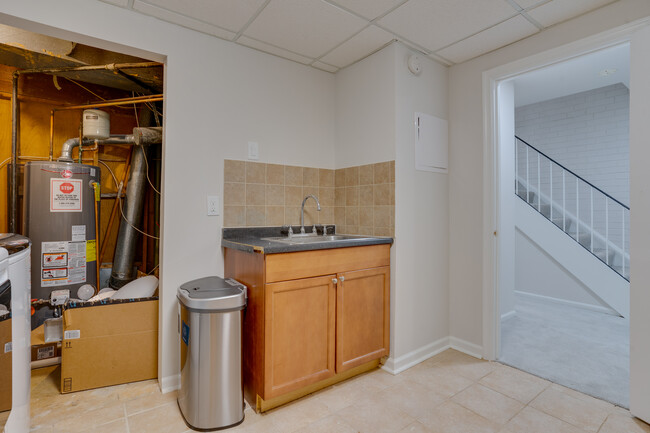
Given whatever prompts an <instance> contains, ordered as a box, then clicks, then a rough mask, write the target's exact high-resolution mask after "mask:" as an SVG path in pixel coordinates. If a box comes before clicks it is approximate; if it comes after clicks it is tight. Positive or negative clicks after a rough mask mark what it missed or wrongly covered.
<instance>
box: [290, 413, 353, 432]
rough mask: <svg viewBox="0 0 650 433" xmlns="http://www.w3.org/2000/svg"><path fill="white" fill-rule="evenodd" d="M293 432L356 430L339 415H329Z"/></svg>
mask: <svg viewBox="0 0 650 433" xmlns="http://www.w3.org/2000/svg"><path fill="white" fill-rule="evenodd" d="M295 433H357V431H356V430H355V429H354V428H352V427H351V426H350V425H349V424H348V423H346V422H345V421H343V419H341V418H340V417H338V416H336V415H330V416H327V417H325V418H322V419H319V420H318V421H314V422H313V423H311V424H309V425H308V426H306V427H303V428H301V429H299V430H296V432H295Z"/></svg>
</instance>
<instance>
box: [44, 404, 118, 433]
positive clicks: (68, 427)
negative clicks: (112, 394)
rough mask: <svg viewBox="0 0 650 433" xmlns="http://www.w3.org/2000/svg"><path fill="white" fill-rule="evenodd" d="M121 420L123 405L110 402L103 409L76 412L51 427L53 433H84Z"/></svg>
mask: <svg viewBox="0 0 650 433" xmlns="http://www.w3.org/2000/svg"><path fill="white" fill-rule="evenodd" d="M121 418H124V405H123V404H122V402H120V401H117V400H111V401H109V402H108V404H107V405H106V406H105V407H102V408H98V409H94V410H90V411H87V412H86V411H80V412H77V413H75V414H74V415H70V416H69V417H67V418H64V419H62V420H60V421H58V422H56V423H53V427H54V431H55V432H65V433H86V432H89V431H91V430H92V431H94V430H95V427H96V426H98V425H102V424H106V423H109V422H112V421H115V420H118V419H121Z"/></svg>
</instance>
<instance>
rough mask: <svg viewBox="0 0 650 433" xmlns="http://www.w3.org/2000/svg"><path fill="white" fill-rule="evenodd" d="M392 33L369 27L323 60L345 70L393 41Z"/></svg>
mask: <svg viewBox="0 0 650 433" xmlns="http://www.w3.org/2000/svg"><path fill="white" fill-rule="evenodd" d="M393 38H394V36H393V34H392V33H388V32H386V31H384V30H382V29H380V28H379V27H375V26H369V27H367V28H365V29H363V30H362V31H361V33H359V34H358V35H355V36H353V37H352V38H351V39H349V40H347V41H345V42H344V43H343V44H342V45H341V46H339V47H337V48H335V49H334V51H332V52H330V53H329V54H327V55H326V56H324V57H322V58H321V60H322V61H323V62H325V63H329V64H331V65H336V66H338V67H339V68H344V67H346V66H348V65H350V64H352V63H354V62H356V61H357V60H359V59H362V58H364V57H366V56H368V55H370V54H372V53H374V52H375V51H377V50H378V49H380V48H382V47H383V46H384V45H386V44H387V43H389V42H390V41H391V40H393Z"/></svg>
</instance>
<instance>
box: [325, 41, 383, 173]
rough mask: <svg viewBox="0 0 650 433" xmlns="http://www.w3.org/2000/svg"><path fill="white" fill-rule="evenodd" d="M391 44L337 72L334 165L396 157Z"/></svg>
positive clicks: (378, 160) (354, 164) (356, 163)
mask: <svg viewBox="0 0 650 433" xmlns="http://www.w3.org/2000/svg"><path fill="white" fill-rule="evenodd" d="M394 59H395V48H394V44H393V45H389V46H388V47H386V48H384V49H383V50H381V51H379V52H377V53H375V54H373V55H371V56H369V57H366V58H365V59H363V60H362V61H360V62H358V63H355V64H354V65H352V66H350V67H348V68H345V69H343V70H341V71H339V72H338V73H337V74H336V137H337V140H336V148H335V152H334V153H335V157H336V168H344V167H353V166H357V165H364V164H369V163H374V162H383V161H392V160H394V159H395V70H394V68H393V64H394V62H395V60H394Z"/></svg>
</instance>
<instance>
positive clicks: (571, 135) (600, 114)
mask: <svg viewBox="0 0 650 433" xmlns="http://www.w3.org/2000/svg"><path fill="white" fill-rule="evenodd" d="M515 119H516V120H515V121H516V125H515V130H516V134H517V135H518V136H519V137H520V138H522V139H523V140H525V141H527V142H528V143H529V144H530V145H531V146H534V147H536V148H537V149H539V150H540V151H541V152H543V153H545V154H546V155H548V156H549V157H551V158H553V159H554V160H556V161H557V162H559V163H560V164H562V165H564V166H565V167H567V168H568V169H569V170H572V171H573V172H575V173H576V174H578V175H579V176H581V177H583V178H584V179H586V180H587V181H589V182H591V183H593V184H594V185H596V186H597V187H599V188H600V189H602V190H603V191H605V192H606V193H607V194H609V195H611V196H612V197H614V198H615V199H617V200H619V201H621V202H623V203H625V204H627V205H628V206H629V204H630V131H629V125H630V91H629V89H628V88H627V87H626V86H625V85H624V84H623V83H618V84H613V85H611V86H606V87H601V88H599V89H593V90H589V91H586V92H580V93H576V94H573V95H568V96H563V97H561V98H555V99H551V100H548V101H543V102H538V103H535V104H530V105H525V106H523V107H517V109H516V110H515Z"/></svg>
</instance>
